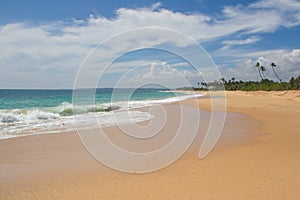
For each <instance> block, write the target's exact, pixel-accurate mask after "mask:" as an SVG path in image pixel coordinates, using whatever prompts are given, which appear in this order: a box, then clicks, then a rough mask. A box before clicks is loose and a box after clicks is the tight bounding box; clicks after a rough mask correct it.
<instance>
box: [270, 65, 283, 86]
mask: <svg viewBox="0 0 300 200" xmlns="http://www.w3.org/2000/svg"><path fill="white" fill-rule="evenodd" d="M271 67H272V69H273V72H274V74H275V76H276V77H277V78H278V80H279V81H280V82H281V81H282V80H281V78H279V76H278V74H277V73H276V71H275V67H276V65H275V63H273V62H272V63H271Z"/></svg>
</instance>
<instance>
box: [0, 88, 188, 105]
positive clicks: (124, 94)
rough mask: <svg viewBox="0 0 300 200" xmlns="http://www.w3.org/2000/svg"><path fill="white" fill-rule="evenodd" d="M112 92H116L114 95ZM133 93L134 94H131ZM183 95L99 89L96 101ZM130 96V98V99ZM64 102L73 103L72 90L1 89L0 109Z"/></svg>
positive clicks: (158, 91) (137, 99) (144, 90)
mask: <svg viewBox="0 0 300 200" xmlns="http://www.w3.org/2000/svg"><path fill="white" fill-rule="evenodd" d="M112 94H114V95H113V96H112ZM131 94H132V95H131ZM175 95H179V96H180V95H182V94H181V93H176V94H175V93H174V92H172V91H168V90H161V89H137V90H132V89H97V90H96V93H95V103H96V104H101V103H109V102H111V101H127V100H131V101H141V100H154V99H164V98H168V97H174V96H175ZM128 96H130V99H128ZM62 103H72V90H1V89H0V109H7V110H11V109H22V108H42V107H55V106H59V105H61V104H62Z"/></svg>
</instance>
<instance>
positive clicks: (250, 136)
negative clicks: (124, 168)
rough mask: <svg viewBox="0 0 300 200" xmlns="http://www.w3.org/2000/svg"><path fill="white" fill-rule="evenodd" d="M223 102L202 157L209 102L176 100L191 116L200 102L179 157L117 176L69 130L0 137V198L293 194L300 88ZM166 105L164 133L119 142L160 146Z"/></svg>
mask: <svg viewBox="0 0 300 200" xmlns="http://www.w3.org/2000/svg"><path fill="white" fill-rule="evenodd" d="M207 95H208V97H209V94H207ZM226 101H227V112H229V114H228V118H227V119H226V122H225V127H224V131H223V133H222V135H221V138H220V140H219V142H218V143H217V145H216V147H215V148H214V149H213V151H212V152H211V153H210V154H209V155H208V156H207V157H205V158H204V159H199V158H198V151H199V145H200V144H201V141H202V139H203V133H204V132H205V131H206V129H207V127H206V126H207V122H205V119H208V118H209V116H210V108H211V106H210V99H209V98H207V97H205V98H199V99H198V100H188V101H184V102H182V105H183V106H186V108H185V109H186V110H189V109H190V111H189V112H191V113H193V112H197V111H198V108H197V106H198V105H199V106H200V108H201V109H202V110H203V111H201V115H203V116H205V117H204V125H203V126H202V128H201V131H199V133H198V136H197V138H196V140H195V142H194V143H193V144H192V146H191V148H189V150H188V151H187V152H186V153H185V154H184V155H183V156H182V157H180V159H178V160H177V161H176V162H175V163H173V164H172V165H170V166H168V167H166V168H164V169H161V170H159V171H156V172H152V173H146V174H129V173H123V172H119V171H115V170H112V169H110V168H108V167H106V166H104V165H102V164H100V163H99V162H98V161H97V160H95V159H94V158H93V157H92V156H91V155H90V154H89V153H88V152H87V151H86V150H85V148H84V147H83V145H82V144H81V141H80V139H79V137H78V135H77V134H76V133H75V132H67V133H58V134H44V135H35V136H27V137H19V138H13V139H5V140H0V194H1V195H0V199H180V200H182V199H297V198H299V195H300V159H299V158H300V128H299V122H300V92H299V91H288V92H286V91H283V92H239V91H237V92H226ZM165 109H166V112H167V114H169V115H168V116H173V117H170V118H168V120H167V121H166V126H165V127H164V128H163V129H162V130H161V132H162V133H164V135H163V136H161V137H158V138H157V139H156V140H155V138H154V140H153V143H149V144H148V145H143V146H140V147H139V146H137V145H135V143H130V142H129V141H127V139H126V138H122V140H120V141H123V143H122V142H120V144H119V145H120V146H122V145H127V146H128V147H132V150H134V148H135V147H136V148H139V149H142V148H145V149H143V150H144V151H147V150H149V149H151V148H157V147H160V146H163V145H164V144H165V143H166V142H167V141H168V140H169V139H170V138H171V137H172V135H169V134H170V133H172V131H173V130H175V129H176V128H177V126H176V125H177V123H178V120H179V119H177V118H176V114H174V113H176V112H177V110H176V109H177V107H176V105H174V104H170V105H166V106H165ZM191 116H192V115H191ZM154 119H155V118H154ZM142 125H143V123H142ZM144 125H145V126H146V125H147V122H144ZM106 131H107V133H110V134H109V135H110V136H111V138H112V139H113V138H117V139H118V138H120V137H121V136H120V135H118V128H117V127H109V128H107V129H106ZM155 145H156V146H155Z"/></svg>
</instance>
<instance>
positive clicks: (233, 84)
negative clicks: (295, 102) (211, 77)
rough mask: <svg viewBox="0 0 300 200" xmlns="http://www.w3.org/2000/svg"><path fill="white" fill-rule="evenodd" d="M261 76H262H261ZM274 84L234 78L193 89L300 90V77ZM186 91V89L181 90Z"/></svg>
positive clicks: (270, 81) (268, 81)
mask: <svg viewBox="0 0 300 200" xmlns="http://www.w3.org/2000/svg"><path fill="white" fill-rule="evenodd" d="M262 76H263V75H262ZM278 79H279V78H278ZM279 80H280V82H275V81H273V80H268V79H262V80H261V81H260V82H257V81H236V80H235V78H231V79H229V80H225V79H224V78H221V79H220V80H219V81H213V82H209V83H203V82H202V83H201V87H198V88H193V89H194V90H201V91H207V90H222V89H225V90H229V91H234V90H243V91H258V90H264V91H282V90H300V76H298V77H297V78H294V77H292V78H291V79H290V81H289V82H282V81H281V79H279ZM181 89H186V88H181Z"/></svg>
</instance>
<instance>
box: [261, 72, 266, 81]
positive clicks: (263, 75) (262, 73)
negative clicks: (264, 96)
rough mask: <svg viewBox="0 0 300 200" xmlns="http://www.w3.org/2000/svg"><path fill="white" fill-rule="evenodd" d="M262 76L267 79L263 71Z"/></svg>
mask: <svg viewBox="0 0 300 200" xmlns="http://www.w3.org/2000/svg"><path fill="white" fill-rule="evenodd" d="M261 75H262V77H263V79H266V77H265V74H264V72H263V71H261Z"/></svg>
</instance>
